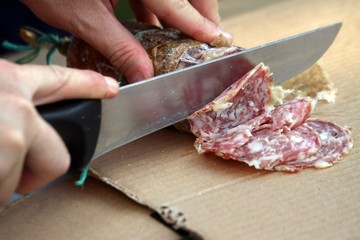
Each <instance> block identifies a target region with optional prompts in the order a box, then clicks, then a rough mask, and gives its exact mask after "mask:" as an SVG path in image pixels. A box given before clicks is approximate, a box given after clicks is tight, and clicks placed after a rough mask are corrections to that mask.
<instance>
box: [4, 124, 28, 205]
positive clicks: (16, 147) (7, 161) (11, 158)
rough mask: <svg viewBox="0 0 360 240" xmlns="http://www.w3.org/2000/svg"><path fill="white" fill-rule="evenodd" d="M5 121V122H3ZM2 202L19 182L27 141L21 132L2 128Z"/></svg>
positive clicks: (9, 195)
mask: <svg viewBox="0 0 360 240" xmlns="http://www.w3.org/2000/svg"><path fill="white" fill-rule="evenodd" d="M2 123H3V122H2ZM0 134H2V136H6V138H0V152H1V159H0V193H1V194H0V204H1V203H4V202H5V201H7V200H8V199H10V197H11V196H12V194H13V193H14V192H15V189H16V186H17V185H18V183H19V179H20V175H21V170H22V167H23V162H24V161H23V159H24V157H25V147H24V146H23V145H24V144H25V141H23V138H22V135H21V134H20V132H16V131H10V132H9V129H8V127H7V129H3V128H2V129H0Z"/></svg>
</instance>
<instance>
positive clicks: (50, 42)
mask: <svg viewBox="0 0 360 240" xmlns="http://www.w3.org/2000/svg"><path fill="white" fill-rule="evenodd" d="M28 30H29V31H30V30H31V31H32V32H33V34H34V36H36V37H35V39H34V40H35V43H36V44H34V45H30V44H29V45H20V44H14V43H11V42H9V41H3V42H2V47H4V48H6V49H9V50H12V51H29V53H28V54H27V55H25V56H24V57H22V58H20V59H17V60H16V61H15V62H16V63H18V64H24V63H29V62H31V61H33V60H34V59H35V58H37V57H38V56H39V54H40V50H41V48H44V47H46V48H48V49H49V51H48V53H47V54H46V63H47V64H51V60H52V56H53V55H54V53H55V51H56V50H57V48H58V47H59V46H61V45H63V44H66V43H69V42H70V41H71V39H70V38H69V37H64V38H60V37H59V36H57V35H54V34H44V33H41V32H39V31H37V30H33V29H30V28H29V29H28Z"/></svg>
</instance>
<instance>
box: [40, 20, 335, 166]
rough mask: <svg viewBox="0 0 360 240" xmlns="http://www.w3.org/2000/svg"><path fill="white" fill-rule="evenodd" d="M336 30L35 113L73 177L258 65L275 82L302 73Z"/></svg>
mask: <svg viewBox="0 0 360 240" xmlns="http://www.w3.org/2000/svg"><path fill="white" fill-rule="evenodd" d="M341 25H342V24H341V23H334V24H330V25H327V26H324V27H320V28H318V29H314V30H311V31H307V32H304V33H300V34H297V35H294V36H291V37H287V38H284V39H281V40H277V41H274V42H271V43H267V44H264V45H260V46H257V47H254V48H250V49H246V50H243V51H241V52H238V53H235V54H231V55H228V56H224V57H221V58H218V59H214V60H211V61H208V62H205V63H202V64H198V65H195V66H191V67H188V68H186V69H181V70H177V71H174V72H171V73H167V74H163V75H160V76H157V77H153V78H150V79H148V80H144V81H141V82H137V83H133V84H130V85H127V86H124V87H121V88H120V91H119V94H118V96H116V97H115V98H113V99H107V100H66V101H60V102H57V103H52V104H47V105H42V106H38V107H37V110H38V112H39V113H40V115H41V116H42V117H43V118H44V119H45V120H46V121H47V122H49V123H50V124H51V125H52V126H53V127H54V128H55V130H56V131H57V132H58V133H59V135H60V136H61V138H62V139H63V141H64V142H65V144H66V146H67V148H68V150H69V152H70V155H71V159H72V160H71V161H72V163H71V168H70V172H74V171H77V170H80V169H82V168H83V167H85V166H86V165H87V164H88V163H89V162H90V161H91V160H93V159H96V158H98V157H99V156H101V155H103V154H105V153H107V152H109V151H111V150H113V149H115V148H117V147H120V146H122V145H124V144H126V143H129V142H132V141H134V140H136V139H138V138H140V137H143V136H145V135H147V134H150V133H152V132H155V131H157V130H159V129H162V128H165V127H167V126H170V125H172V124H175V123H177V122H179V121H181V120H184V119H186V117H188V116H189V115H190V114H192V113H193V112H194V111H196V110H198V109H199V108H201V107H202V106H204V105H205V104H207V103H208V102H210V101H212V100H213V99H214V98H215V97H217V96H218V95H219V94H220V93H221V92H222V91H223V90H225V89H226V88H227V87H229V86H230V85H231V84H232V83H233V82H235V81H237V80H238V79H239V78H241V77H242V76H243V75H244V74H245V73H247V72H248V71H249V70H251V69H252V68H253V67H254V66H255V65H257V64H258V63H260V62H263V63H264V64H265V65H267V66H268V67H269V68H270V70H271V71H272V72H273V78H274V81H275V83H280V82H283V81H285V80H287V79H290V78H291V77H293V76H295V75H297V74H299V73H301V72H303V71H304V70H306V69H307V68H309V67H310V66H311V65H313V64H314V63H315V62H316V61H317V60H318V59H319V58H320V57H321V56H322V55H323V54H324V53H325V51H326V50H327V49H328V48H329V47H330V45H331V44H332V42H333V41H334V39H335V37H336V35H337V33H338V32H339V30H340V28H341Z"/></svg>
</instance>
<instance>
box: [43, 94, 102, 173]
mask: <svg viewBox="0 0 360 240" xmlns="http://www.w3.org/2000/svg"><path fill="white" fill-rule="evenodd" d="M37 110H38V112H39V113H40V115H41V117H42V118H44V119H45V120H46V121H47V122H48V123H49V124H50V125H51V126H52V127H53V128H54V129H55V130H56V131H57V132H58V134H59V135H60V137H61V138H62V140H63V141H64V143H65V145H66V147H67V149H68V151H69V153H70V156H71V165H70V169H69V172H70V173H74V172H76V171H78V170H81V169H83V168H84V167H85V166H87V165H88V164H89V162H90V160H91V158H92V156H93V154H94V152H95V148H96V143H97V140H98V136H99V131H100V122H101V101H100V100H97V99H91V100H65V101H60V102H56V103H51V104H45V105H41V106H38V107H37ZM44 147H46V143H44Z"/></svg>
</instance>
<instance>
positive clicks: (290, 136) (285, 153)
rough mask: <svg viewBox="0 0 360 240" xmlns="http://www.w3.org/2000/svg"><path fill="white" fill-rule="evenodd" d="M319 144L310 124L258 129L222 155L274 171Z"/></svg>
mask: <svg viewBox="0 0 360 240" xmlns="http://www.w3.org/2000/svg"><path fill="white" fill-rule="evenodd" d="M320 147H321V143H320V139H319V136H318V135H317V134H316V132H315V131H314V130H312V129H311V128H310V127H307V126H299V127H297V128H296V129H293V130H291V131H290V130H283V129H278V130H276V131H274V130H271V129H264V130H261V131H258V132H255V133H254V135H253V136H252V137H251V138H250V140H249V141H248V142H247V143H246V144H245V145H244V146H242V147H239V148H236V149H235V151H233V152H232V153H225V154H222V157H224V158H231V159H234V160H239V161H242V162H245V163H247V164H248V165H249V166H254V167H255V168H257V169H266V170H272V169H273V168H274V166H276V165H278V164H280V163H282V162H286V161H291V160H295V159H304V158H306V157H309V156H311V155H314V154H315V153H316V152H317V151H318V150H319V149H320Z"/></svg>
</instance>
